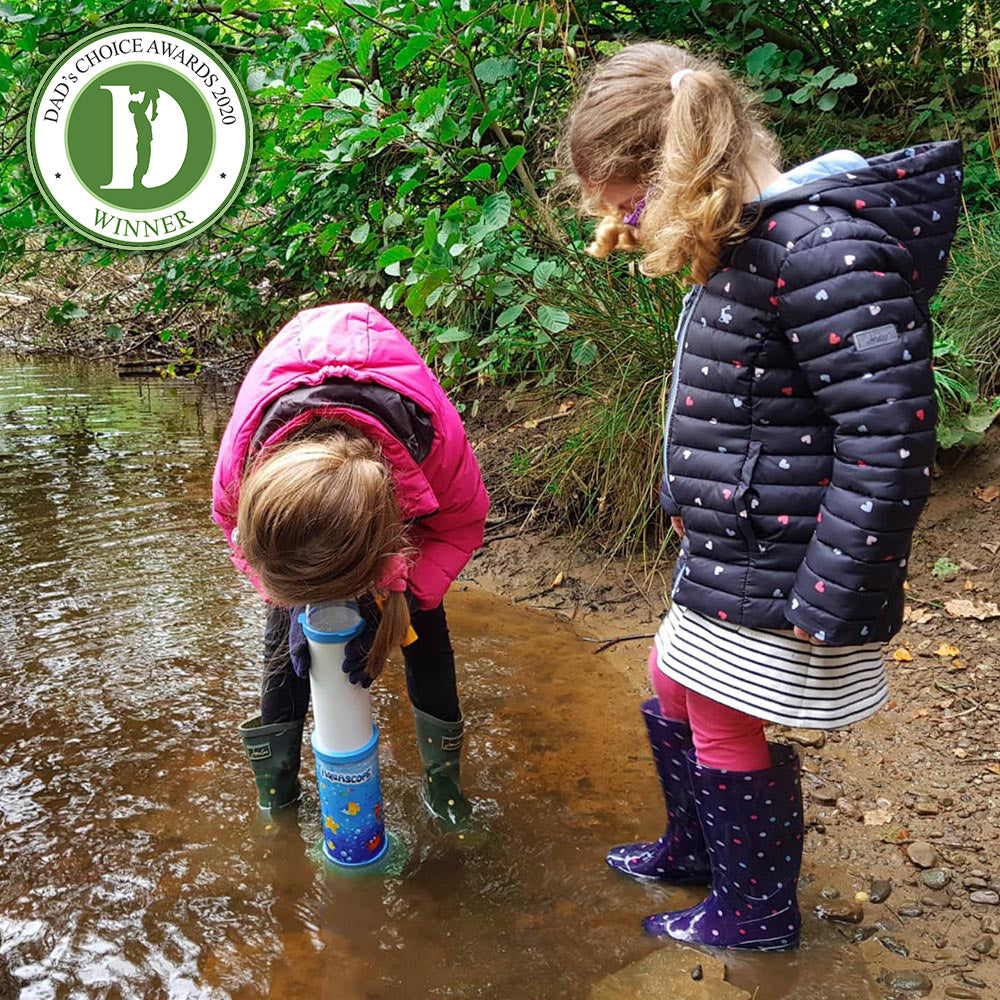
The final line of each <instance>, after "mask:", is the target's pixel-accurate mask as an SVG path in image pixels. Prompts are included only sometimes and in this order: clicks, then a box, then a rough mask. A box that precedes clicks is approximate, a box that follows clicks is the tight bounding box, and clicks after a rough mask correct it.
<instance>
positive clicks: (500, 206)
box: [479, 191, 511, 232]
mask: <svg viewBox="0 0 1000 1000" xmlns="http://www.w3.org/2000/svg"><path fill="white" fill-rule="evenodd" d="M510 210H511V201H510V195H508V194H506V193H505V192H504V191H498V192H497V193H496V194H491V195H490V196H489V197H488V198H487V199H486V200H485V201H484V202H483V214H482V216H481V217H480V220H479V224H480V226H482V227H483V228H484V229H485V230H486V231H487V232H494V231H496V230H497V229H503V227H504V226H506V225H507V223H508V222H509V221H510Z"/></svg>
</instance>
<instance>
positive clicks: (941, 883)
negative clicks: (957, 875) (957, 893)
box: [920, 868, 951, 889]
mask: <svg viewBox="0 0 1000 1000" xmlns="http://www.w3.org/2000/svg"><path fill="white" fill-rule="evenodd" d="M920 881H921V882H923V883H924V885H926V886H927V888H928V889H943V888H944V887H945V886H946V885H947V884H948V883H949V882H950V881H951V875H950V874H949V873H948V872H946V871H945V870H944V869H943V868H931V869H929V870H928V871H925V872H924V873H923V875H921V876H920Z"/></svg>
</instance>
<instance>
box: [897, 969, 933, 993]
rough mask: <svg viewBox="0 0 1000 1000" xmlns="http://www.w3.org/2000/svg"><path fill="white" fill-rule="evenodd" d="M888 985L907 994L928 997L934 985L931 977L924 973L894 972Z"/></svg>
mask: <svg viewBox="0 0 1000 1000" xmlns="http://www.w3.org/2000/svg"><path fill="white" fill-rule="evenodd" d="M886 985H887V986H888V987H889V989H892V990H902V991H904V992H906V993H919V994H920V995H921V996H926V995H927V994H928V993H930V991H931V990H932V989H934V983H933V982H931V980H930V977H929V976H925V975H924V974H923V973H922V972H916V971H913V972H894V973H892V975H890V976H889V978H888V979H887V981H886Z"/></svg>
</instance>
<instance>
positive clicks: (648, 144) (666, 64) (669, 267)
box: [562, 42, 779, 284]
mask: <svg viewBox="0 0 1000 1000" xmlns="http://www.w3.org/2000/svg"><path fill="white" fill-rule="evenodd" d="M682 69H685V70H691V72H688V73H685V74H684V75H683V77H681V78H680V79H678V81H677V85H676V93H675V92H674V90H673V89H671V77H673V75H674V74H675V73H677V72H678V71H679V70H682ZM562 156H563V160H564V162H565V161H566V160H568V164H566V165H568V166H570V167H571V169H572V171H573V173H574V174H575V175H576V178H577V179H578V180H579V182H580V183H581V184H582V185H583V186H584V188H585V191H584V194H585V200H584V207H585V209H586V210H587V211H589V212H590V213H591V214H595V215H602V216H604V225H605V232H607V229H608V227H609V226H610V225H611V224H612V222H614V223H616V224H617V225H618V226H620V227H625V224H624V221H623V218H622V213H621V212H620V211H615V210H610V211H609V206H607V205H601V204H599V203H598V202H597V199H596V197H595V195H594V193H593V192H594V191H595V190H598V191H599V190H600V189H601V188H602V187H603V186H604V185H605V184H606V183H607V182H609V181H613V180H620V181H626V182H631V183H634V184H637V185H639V186H641V187H643V188H644V189H645V190H646V205H645V208H644V210H643V212H642V220H641V225H640V227H639V229H638V234H637V235H638V239H639V243H640V244H641V246H642V248H643V249H644V250H645V251H646V255H645V257H644V258H643V261H642V263H641V265H640V269H641V270H642V272H643V273H644V274H648V275H652V276H657V275H662V274H674V273H676V272H678V271H680V270H682V269H683V267H684V266H685V265H686V264H688V263H689V262H690V265H691V279H690V280H691V281H692V282H694V283H697V284H703V283H704V282H705V281H706V280H707V279H708V276H709V273H710V272H711V270H712V269H713V268H714V267H715V266H716V263H717V262H718V259H719V252H720V250H721V248H722V246H723V244H725V243H731V242H735V241H736V240H738V239H739V238H740V237H741V236H743V235H745V234H746V232H747V231H748V229H749V228H750V226H751V225H752V222H749V223H748V220H747V219H746V217H745V216H746V205H745V203H744V194H745V192H746V190H747V189H748V188H749V187H751V186H752V184H753V177H752V174H751V167H752V165H753V163H754V161H755V160H763V161H765V162H770V163H771V164H777V161H778V157H779V149H778V143H777V140H776V139H775V138H774V136H773V135H772V134H771V133H770V132H769V131H768V130H767V129H766V128H765V127H764V125H763V123H762V120H761V118H760V115H759V112H758V109H757V105H756V103H755V101H754V99H753V98H752V96H751V94H750V92H749V90H747V88H746V87H744V86H743V85H742V84H741V83H739V82H738V81H737V80H736V79H735V78H734V77H733V76H732V75H731V74H730V73H729V72H727V71H726V70H725V69H724V68H723V67H722V66H721V65H719V64H718V63H716V62H714V61H712V60H710V59H704V58H700V57H698V56H694V55H692V54H691V53H690V52H687V51H686V50H684V49H680V48H677V47H675V46H672V45H663V44H660V43H658V42H643V43H640V44H638V45H630V46H628V47H627V48H625V49H622V50H621V51H620V52H618V53H616V54H615V55H613V56H612V57H611V58H610V59H608V60H607V61H605V62H603V63H601V64H600V65H599V66H598V67H597V68H596V70H595V71H594V73H593V75H592V76H591V77H590V80H589V82H588V83H587V85H586V86H585V88H584V90H583V93H582V94H581V96H580V98H579V99H578V101H577V102H576V105H575V107H574V108H573V109H572V111H571V112H570V115H569V119H568V121H567V125H566V131H565V136H564V139H563V143H562ZM586 189H590V193H589V194H588V192H587V190H586ZM625 228H629V227H625ZM603 245H604V246H610V245H613V244H612V241H611V240H610V239H608V238H606V239H605V241H604V244H603ZM594 249H597V247H596V246H595V247H594ZM598 255H600V254H598Z"/></svg>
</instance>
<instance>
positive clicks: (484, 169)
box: [462, 163, 493, 181]
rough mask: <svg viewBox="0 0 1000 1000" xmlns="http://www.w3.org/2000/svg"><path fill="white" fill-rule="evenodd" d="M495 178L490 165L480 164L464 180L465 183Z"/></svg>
mask: <svg viewBox="0 0 1000 1000" xmlns="http://www.w3.org/2000/svg"><path fill="white" fill-rule="evenodd" d="M492 176H493V168H492V167H491V166H490V165H489V164H488V163H480V164H479V165H478V166H476V167H473V168H472V169H471V170H470V171H469V172H468V173H467V174H466V175H465V176H464V177H463V178H462V180H463V181H488V180H489V179H490V178H491V177H492Z"/></svg>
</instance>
